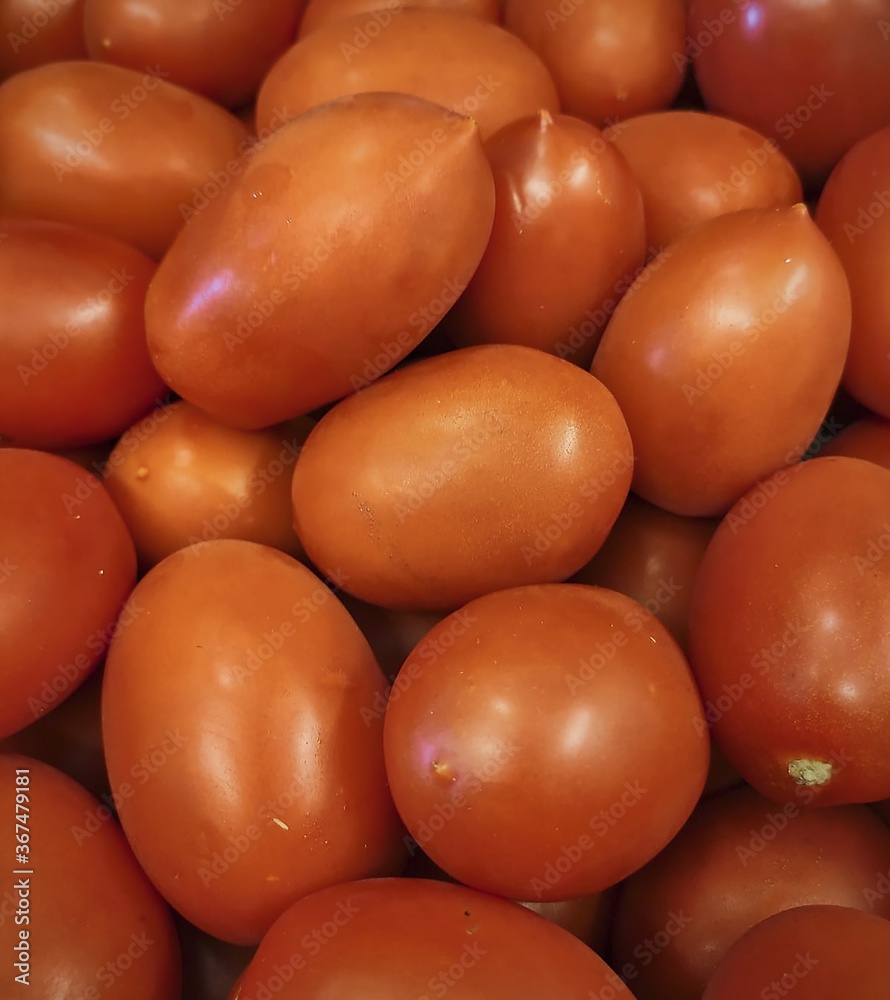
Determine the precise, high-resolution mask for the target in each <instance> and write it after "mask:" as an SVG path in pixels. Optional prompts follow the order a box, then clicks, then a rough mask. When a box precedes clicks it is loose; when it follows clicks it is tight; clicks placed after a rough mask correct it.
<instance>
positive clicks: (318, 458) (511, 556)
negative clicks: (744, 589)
mask: <svg viewBox="0 0 890 1000" xmlns="http://www.w3.org/2000/svg"><path fill="white" fill-rule="evenodd" d="M632 468H633V451H632V447H631V442H630V438H629V437H628V434H627V429H626V427H625V425H624V419H623V418H622V416H621V413H620V411H619V409H618V407H617V405H616V403H615V401H614V399H613V398H612V396H611V395H610V394H609V393H608V392H607V391H606V390H605V389H604V388H603V386H602V385H601V384H600V383H599V382H597V380H596V379H594V378H591V377H590V376H589V375H588V374H587V372H585V371H582V370H581V369H580V368H577V367H575V366H574V365H571V364H569V363H568V362H567V361H561V360H560V359H559V358H554V357H551V356H549V355H547V354H545V353H543V352H542V351H534V350H531V349H530V348H528V347H516V346H512V345H507V344H491V345H484V346H482V347H468V348H465V349H463V350H460V351H452V352H451V353H449V354H443V355H441V356H439V357H436V358H428V359H426V360H424V361H419V362H417V363H416V364H413V365H410V366H409V367H407V368H404V369H402V370H401V371H398V372H395V373H394V374H392V375H389V376H387V377H386V378H384V379H381V380H380V381H379V382H377V383H375V384H374V385H372V386H371V387H370V388H368V389H367V390H366V391H364V392H360V393H357V394H356V395H354V396H351V397H350V398H349V399H346V400H343V401H342V402H341V403H339V404H338V405H337V406H335V407H334V408H333V409H332V410H330V411H329V412H328V413H327V414H326V415H325V416H324V417H323V418H322V419H321V420H320V421H319V423H318V425H317V426H316V428H315V430H314V431H313V432H312V433H311V434H310V435H309V438H308V439H307V441H306V444H305V446H304V448H303V451H302V452H301V454H300V458H299V459H298V461H297V465H296V468H295V470H294V479H293V502H294V518H295V521H294V523H295V526H296V529H297V534H298V535H299V537H300V540H301V541H302V543H303V546H304V548H305V549H306V553H307V554H308V556H309V558H310V559H311V560H312V561H313V562H314V563H315V565H316V566H318V567H319V568H320V569H321V570H322V572H324V573H326V574H328V575H329V576H330V574H331V573H337V574H338V575H342V578H343V587H344V589H345V590H347V591H348V592H349V593H351V594H354V595H355V596H356V597H360V598H362V600H365V601H370V602H371V603H373V604H381V605H384V606H385V607H391V608H399V609H404V610H414V611H421V610H437V609H443V610H453V609H454V608H456V607H458V606H459V605H461V604H463V603H465V602H466V601H469V600H471V599H472V598H474V597H479V596H481V595H482V594H487V593H490V592H492V591H494V590H501V589H503V588H504V587H511V586H518V585H520V584H525V583H552V582H555V581H558V580H564V579H565V578H566V577H568V576H570V575H571V574H572V573H574V572H576V571H577V570H578V569H580V568H581V566H583V565H584V563H585V562H587V561H588V560H589V559H590V558H591V557H592V556H593V554H594V553H595V552H596V551H597V549H598V548H599V547H600V545H602V543H603V541H604V539H605V537H606V535H607V534H608V532H609V529H610V528H611V527H612V524H613V523H614V521H615V518H616V517H617V516H618V512H619V510H620V509H621V505H622V503H623V502H624V499H625V497H626V496H627V488H628V484H629V482H630V477H631V470H632ZM505 511H509V512H510V515H509V517H505V514H504V512H505Z"/></svg>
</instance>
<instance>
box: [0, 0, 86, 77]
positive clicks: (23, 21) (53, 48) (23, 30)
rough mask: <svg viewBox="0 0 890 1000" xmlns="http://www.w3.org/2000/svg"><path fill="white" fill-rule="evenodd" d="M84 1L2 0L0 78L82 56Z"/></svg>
mask: <svg viewBox="0 0 890 1000" xmlns="http://www.w3.org/2000/svg"><path fill="white" fill-rule="evenodd" d="M83 5H84V0H5V3H3V4H2V5H0V37H2V38H3V39H5V42H6V44H5V45H3V46H0V80H2V79H4V78H5V77H7V76H12V75H13V74H14V73H21V71H22V70H25V69H32V68H33V67H34V66H41V65H42V64H43V63H49V62H60V61H61V60H64V59H82V58H83V59H85V58H86V54H87V52H86V47H85V45H84V40H83Z"/></svg>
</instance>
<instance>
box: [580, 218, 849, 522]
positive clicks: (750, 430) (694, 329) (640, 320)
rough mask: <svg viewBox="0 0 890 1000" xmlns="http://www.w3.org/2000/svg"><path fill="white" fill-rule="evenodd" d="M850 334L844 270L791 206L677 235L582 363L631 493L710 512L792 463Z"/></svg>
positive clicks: (836, 374) (832, 384) (816, 419)
mask: <svg viewBox="0 0 890 1000" xmlns="http://www.w3.org/2000/svg"><path fill="white" fill-rule="evenodd" d="M849 336H850V291H849V288H848V286H847V280H846V277H845V276H844V272H843V268H842V267H841V264H840V261H839V260H838V259H837V256H836V255H835V253H834V251H833V250H832V249H831V247H830V246H829V244H828V241H827V240H826V239H825V237H824V236H822V234H821V233H820V232H819V230H818V229H817V228H816V226H815V225H814V224H813V222H812V220H811V219H810V217H809V215H808V214H807V210H806V209H805V208H804V206H803V205H796V206H794V207H793V208H783V209H772V210H769V209H749V210H747V211H744V212H734V213H733V214H732V215H724V216H721V217H720V218H717V219H712V220H710V221H709V222H706V223H703V224H702V225H700V226H698V227H697V228H696V229H694V230H692V231H691V232H689V233H687V234H686V235H685V236H683V237H681V238H680V239H679V240H678V241H677V242H676V243H674V244H672V245H671V246H670V247H668V249H667V250H666V251H665V252H664V254H663V259H662V260H658V261H653V262H652V263H650V264H649V265H648V266H647V268H646V270H645V271H644V272H643V273H642V274H641V275H640V276H639V278H637V280H636V281H635V282H634V284H633V286H632V287H631V289H630V291H629V292H628V293H627V294H626V295H625V297H624V298H623V299H622V301H621V303H620V304H619V306H618V309H617V310H616V312H615V315H614V316H613V317H612V320H611V322H610V323H609V326H608V327H607V329H606V332H605V334H604V335H603V339H602V341H601V343H600V346H599V348H598V349H597V353H596V355H595V356H594V359H593V365H592V366H591V371H592V372H593V374H594V375H595V376H596V377H597V378H598V379H600V380H601V381H602V382H603V383H604V384H605V385H606V386H607V387H608V388H609V389H610V390H611V392H612V393H613V395H614V396H615V398H616V399H617V400H618V404H619V406H620V407H621V411H622V413H623V414H624V417H625V419H626V420H627V425H628V428H629V429H630V434H631V437H632V438H633V442H634V448H635V450H636V453H637V463H636V467H635V469H634V482H633V489H634V491H635V492H636V493H638V494H640V496H642V497H644V498H645V499H646V500H649V501H650V502H651V503H654V504H656V505H658V506H659V507H664V508H665V509H666V510H670V511H673V512H674V513H675V514H690V515H697V516H713V515H715V514H723V513H724V512H725V511H726V510H727V509H728V508H729V507H730V506H731V505H732V504H733V503H735V501H736V500H737V499H738V498H739V497H740V496H741V495H742V494H743V493H744V492H745V491H746V490H747V489H749V488H750V487H751V486H753V485H754V483H756V482H757V480H758V479H761V478H762V477H764V476H768V475H769V474H770V473H772V472H774V471H775V470H776V469H778V468H781V467H782V466H785V465H790V464H792V463H794V462H797V461H798V460H799V459H800V458H801V456H802V455H803V454H804V453H805V451H806V449H807V446H808V445H809V443H810V441H811V439H812V437H813V435H814V434H815V433H816V431H817V429H818V428H819V425H820V422H821V421H822V419H823V417H824V416H825V414H826V412H827V411H828V407H829V405H830V404H831V400H832V397H833V396H834V392H835V390H836V389H837V386H838V382H839V381H840V376H841V372H842V370H843V365H844V358H845V357H846V352H847V344H848V342H849Z"/></svg>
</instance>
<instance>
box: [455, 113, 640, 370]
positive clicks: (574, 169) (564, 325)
mask: <svg viewBox="0 0 890 1000" xmlns="http://www.w3.org/2000/svg"><path fill="white" fill-rule="evenodd" d="M485 151H486V153H487V155H488V159H489V162H490V163H491V166H492V171H493V173H494V180H495V195H496V199H495V216H494V228H493V230H492V235H491V239H490V240H489V242H488V249H487V250H486V251H485V256H484V257H483V258H482V263H481V264H480V265H479V269H478V270H477V271H476V273H475V275H474V276H473V280H472V281H471V282H470V285H469V287H468V288H467V290H466V291H465V292H464V294H463V295H462V296H461V297H460V299H459V300H458V303H457V306H456V308H455V310H454V323H455V340H456V342H457V343H458V344H460V345H467V344H477V343H507V344H525V345H526V346H527V347H537V348H539V349H540V350H543V351H548V352H549V353H551V354H556V355H558V356H559V357H561V358H569V359H570V360H572V361H575V362H576V363H578V364H581V365H583V366H584V367H585V368H586V367H587V366H588V365H589V364H590V360H591V358H592V357H593V352H594V349H595V348H596V344H597V341H598V339H599V335H600V334H601V333H602V331H603V328H604V327H605V325H606V322H607V320H608V318H609V316H610V315H611V313H612V311H613V310H614V309H615V306H616V305H617V303H618V300H619V299H620V298H621V295H622V293H623V292H624V291H625V289H627V288H628V287H629V285H630V283H631V281H632V280H633V277H634V275H632V274H631V272H632V271H633V269H635V268H636V269H638V270H642V264H643V260H644V258H645V224H644V219H643V203H642V199H641V197H640V192H639V190H638V188H637V185H636V183H635V181H634V179H633V176H632V175H631V172H630V170H629V169H628V167H627V164H626V163H625V162H624V161H623V160H622V158H621V156H620V155H618V154H617V153H616V152H615V150H614V149H613V148H612V147H611V146H610V145H609V144H608V143H607V142H606V141H605V139H604V138H603V136H602V133H601V132H600V131H599V130H598V129H596V128H594V127H593V125H588V124H587V123H586V122H583V121H580V120H579V119H577V118H570V117H568V116H567V115H556V116H555V117H554V116H552V115H551V114H550V113H549V112H546V111H542V112H540V113H539V114H537V115H534V116H532V117H529V118H520V119H519V120H517V121H515V122H513V123H512V124H510V125H507V126H506V127H505V128H503V129H501V130H500V131H499V132H497V133H496V134H495V135H494V136H492V138H491V139H489V140H488V142H487V143H486V144H485Z"/></svg>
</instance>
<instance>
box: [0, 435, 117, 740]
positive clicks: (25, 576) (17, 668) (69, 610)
mask: <svg viewBox="0 0 890 1000" xmlns="http://www.w3.org/2000/svg"><path fill="white" fill-rule="evenodd" d="M0 553H2V571H0V663H2V664H3V676H2V681H0V689H2V697H0V736H9V735H10V734H11V733H14V732H17V731H18V730H19V729H23V728H24V727H25V726H27V725H28V724H29V723H31V722H33V721H34V720H35V719H37V718H39V717H40V716H42V715H44V714H45V713H46V712H48V711H49V710H50V709H51V708H53V707H54V706H55V705H57V704H58V703H59V702H60V701H62V700H63V699H64V698H66V697H67V696H68V695H69V694H71V693H72V692H73V691H74V690H75V689H76V688H77V687H78V686H79V685H80V684H82V683H83V682H84V680H86V678H87V677H88V676H89V674H90V673H91V672H92V671H93V670H94V669H95V667H96V666H97V665H98V663H99V661H100V659H101V657H102V655H103V654H104V652H105V650H106V648H107V645H108V642H109V640H110V637H111V634H112V632H113V631H114V630H115V629H116V627H117V626H116V620H117V617H118V612H119V611H120V608H121V605H122V604H123V603H124V600H125V599H126V597H127V594H129V592H130V590H131V588H132V586H133V583H134V582H135V579H136V553H135V552H134V549H133V542H132V541H131V540H130V536H129V534H128V533H127V529H126V526H125V525H124V522H123V520H122V519H121V516H120V514H118V512H117V510H116V509H115V507H114V504H113V503H112V502H111V499H110V498H109V496H108V494H107V493H106V492H105V490H104V488H103V487H102V485H101V483H100V482H99V480H98V479H96V477H95V476H91V475H90V474H89V473H87V472H85V471H84V470H83V469H81V468H80V466H77V465H75V464H74V463H73V462H69V461H67V460H66V459H63V458H58V457H57V456H55V455H49V454H46V453H45V452H37V451H29V450H26V449H18V448H3V449H0Z"/></svg>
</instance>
